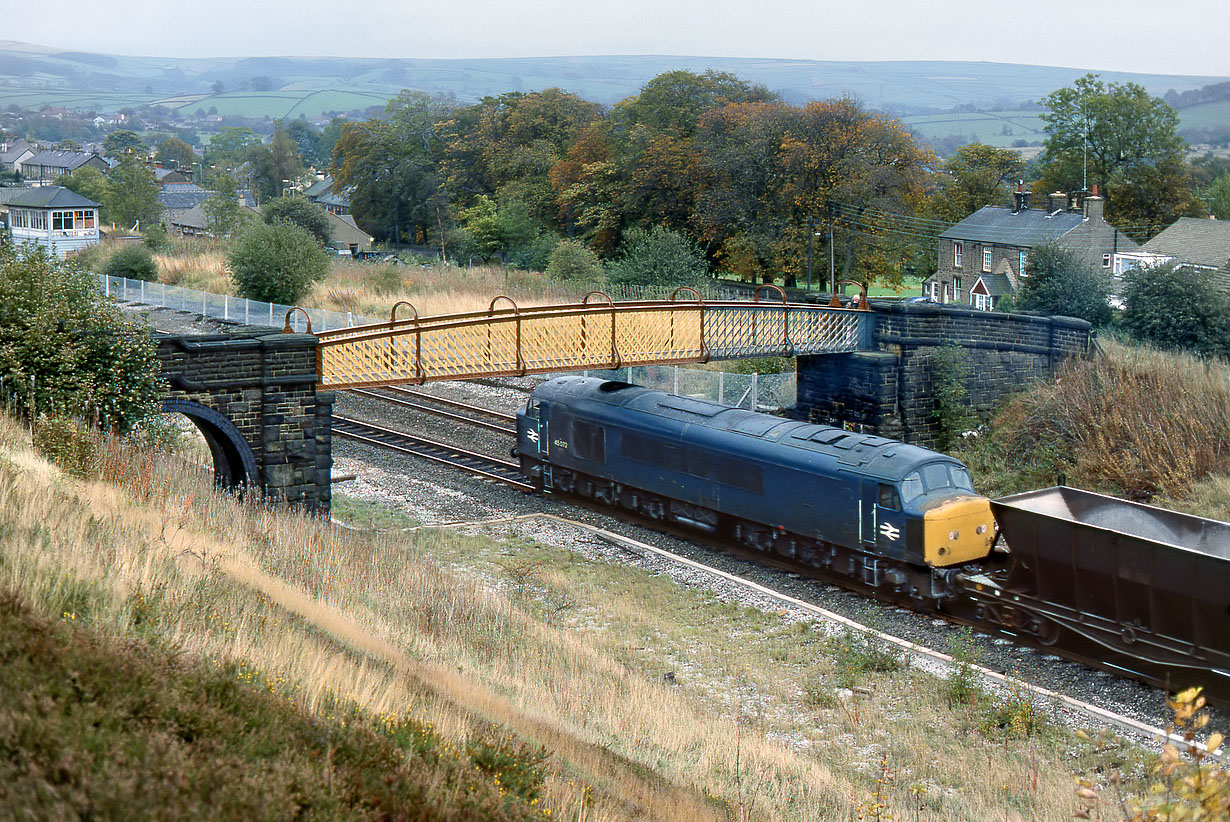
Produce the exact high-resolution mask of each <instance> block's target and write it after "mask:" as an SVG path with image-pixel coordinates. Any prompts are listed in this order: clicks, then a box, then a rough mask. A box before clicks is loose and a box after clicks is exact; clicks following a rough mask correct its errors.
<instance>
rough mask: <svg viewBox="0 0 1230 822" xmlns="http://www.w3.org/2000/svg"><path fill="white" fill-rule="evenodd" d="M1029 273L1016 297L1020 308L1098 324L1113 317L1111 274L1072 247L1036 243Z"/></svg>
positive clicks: (1031, 254) (1030, 260)
mask: <svg viewBox="0 0 1230 822" xmlns="http://www.w3.org/2000/svg"><path fill="white" fill-rule="evenodd" d="M1025 273H1026V276H1025V277H1024V278H1023V280H1022V285H1021V289H1020V291H1019V292H1017V294H1016V298H1015V300H1014V305H1015V306H1016V308H1018V309H1020V310H1022V311H1042V312H1045V313H1047V314H1057V315H1060V316H1064V317H1077V318H1079V319H1082V320H1088V321H1089V322H1091V323H1093V324H1094V325H1105V324H1106V323H1107V322H1109V321H1110V316H1111V311H1110V304H1109V303H1108V302H1107V297H1108V295H1109V293H1110V282H1109V280H1108V278H1107V277H1106V275H1105V274H1103V273H1101V272H1100V271H1096V270H1094V269H1093V267H1091V266H1089V265H1087V264H1086V263H1083V262H1081V260H1080V259H1079V258H1078V257H1077V256H1076V255H1075V254H1073V253H1072V252H1071V251H1068V250H1067V249H1065V248H1062V247H1060V246H1057V245H1055V244H1053V243H1047V244H1045V245H1039V246H1035V247H1034V248H1033V249H1032V250H1031V251H1030V252H1029V262H1028V263H1026V265H1025Z"/></svg>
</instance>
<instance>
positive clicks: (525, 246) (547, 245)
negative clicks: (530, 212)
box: [508, 231, 559, 271]
mask: <svg viewBox="0 0 1230 822" xmlns="http://www.w3.org/2000/svg"><path fill="white" fill-rule="evenodd" d="M558 244H559V237H557V236H555V235H554V234H552V233H551V232H550V231H539V232H538V233H537V234H535V235H534V236H533V237H531V238H530V239H528V240H526V241H524V242H521V243H518V244H517V245H514V246H510V247H509V249H508V264H509V265H511V266H513V267H515V268H520V269H522V270H523V271H542V270H543V269H545V268H546V267H547V264H548V263H549V262H550V261H551V252H552V251H554V250H555V246H557V245H558Z"/></svg>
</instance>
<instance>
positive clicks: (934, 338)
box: [794, 303, 1093, 445]
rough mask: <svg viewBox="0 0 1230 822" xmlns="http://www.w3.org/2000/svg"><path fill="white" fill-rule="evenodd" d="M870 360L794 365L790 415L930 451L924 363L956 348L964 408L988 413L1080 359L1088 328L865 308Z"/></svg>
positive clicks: (903, 307) (932, 438)
mask: <svg viewBox="0 0 1230 822" xmlns="http://www.w3.org/2000/svg"><path fill="white" fill-rule="evenodd" d="M872 305H873V308H874V310H875V329H874V331H873V338H874V341H875V345H874V348H875V350H874V351H866V352H858V353H854V354H837V355H833V354H829V355H821V356H814V357H799V364H798V371H799V373H798V403H797V405H796V407H795V409H794V413H795V415H796V416H798V417H799V418H802V419H808V420H811V421H813V422H819V423H824V424H828V425H848V426H850V427H853V428H855V429H857V430H863V431H868V432H874V433H877V434H881V435H883V436H886V437H892V438H895V439H902V440H905V441H906V442H912V443H916V444H918V445H934V444H935V443H936V438H937V434H938V426H937V424H936V421H935V419H934V418H933V416H932V415H933V412H934V409H935V400H934V391H933V386H934V378H935V374H934V368H933V367H932V355H933V354H934V352H935V350H936V348H938V347H939V346H942V345H958V346H960V347H962V348H964V349H965V351H966V361H967V363H968V364H969V371H970V374H969V379H968V380H967V382H966V388H967V389H968V391H969V399H970V405H971V407H972V408H973V409H974V410H975V411H976V412H978V413H980V414H984V415H985V414H989V413H991V412H993V411H994V410H995V409H996V408H997V407H998V406H999V405H1000V404H1001V403H1002V402H1003V401H1004V400H1005V399H1006V398H1007V397H1008V396H1009V395H1010V394H1012V393H1013V392H1015V391H1019V390H1020V389H1021V388H1023V387H1025V386H1026V385H1028V384H1029V383H1031V382H1035V381H1037V380H1042V379H1048V378H1050V377H1053V376H1054V375H1055V374H1056V373H1057V372H1058V369H1059V368H1060V366H1061V365H1062V364H1063V362H1064V361H1065V360H1066V359H1067V358H1069V357H1073V356H1086V355H1087V354H1088V352H1089V350H1090V347H1091V344H1092V338H1093V332H1092V327H1091V326H1090V325H1089V323H1087V322H1085V321H1084V320H1077V319H1073V318H1070V317H1036V316H1032V315H1025V314H1002V313H999V312H990V311H975V310H972V309H965V308H958V307H952V306H939V305H928V304H919V303H896V304H893V303H873V304H872Z"/></svg>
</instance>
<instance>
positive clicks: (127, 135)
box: [102, 128, 149, 157]
mask: <svg viewBox="0 0 1230 822" xmlns="http://www.w3.org/2000/svg"><path fill="white" fill-rule="evenodd" d="M102 147H103V151H105V152H106V153H107V155H108V156H110V157H119V156H121V155H125V154H137V155H140V156H142V157H144V156H145V155H146V154H148V153H149V148H148V147H147V146H146V145H145V143H144V142H143V141H142V140H141V138H140V137H138V136H137V134H136V132H133V131H129V130H127V129H123V128H121V129H116V130H115V131H113V132H111V133H110V134H108V135H107V136H106V138H105V139H104V140H103V144H102Z"/></svg>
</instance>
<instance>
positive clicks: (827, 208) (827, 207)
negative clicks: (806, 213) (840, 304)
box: [824, 200, 837, 294]
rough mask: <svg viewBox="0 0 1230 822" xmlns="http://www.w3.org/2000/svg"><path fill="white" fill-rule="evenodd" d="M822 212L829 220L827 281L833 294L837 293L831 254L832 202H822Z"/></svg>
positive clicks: (833, 256) (834, 265) (835, 269)
mask: <svg viewBox="0 0 1230 822" xmlns="http://www.w3.org/2000/svg"><path fill="white" fill-rule="evenodd" d="M824 211H825V213H826V214H827V215H828V218H829V279H830V280H831V281H832V283H833V291H832V293H833V294H836V293H837V263H836V255H835V254H834V253H833V201H832V200H825V201H824Z"/></svg>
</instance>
